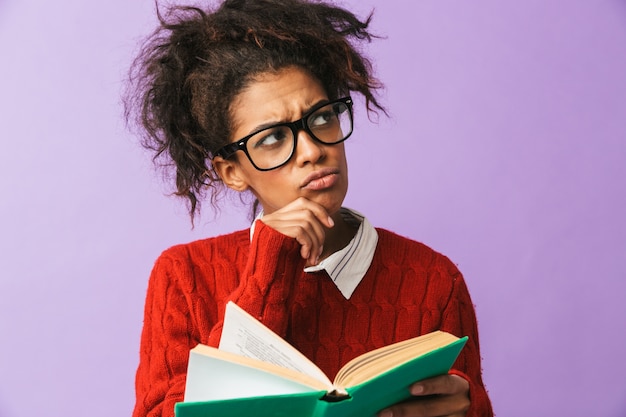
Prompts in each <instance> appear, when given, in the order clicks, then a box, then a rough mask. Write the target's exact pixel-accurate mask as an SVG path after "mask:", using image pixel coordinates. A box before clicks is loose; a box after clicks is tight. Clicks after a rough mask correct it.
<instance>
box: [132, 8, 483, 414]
mask: <svg viewBox="0 0 626 417" xmlns="http://www.w3.org/2000/svg"><path fill="white" fill-rule="evenodd" d="M159 18H160V21H161V26H160V27H159V28H158V29H157V31H156V32H155V33H154V34H153V35H152V36H151V37H150V38H149V41H148V42H147V43H146V45H145V47H144V49H143V50H142V52H141V54H140V55H139V56H138V58H137V60H136V61H135V64H134V66H133V71H132V72H131V80H132V89H131V90H130V91H129V93H128V96H127V101H126V104H127V112H128V113H127V115H128V116H129V117H132V115H133V114H134V115H136V116H138V119H139V121H140V123H141V125H142V127H143V128H144V134H145V136H144V145H145V146H146V147H147V148H149V149H152V150H154V151H155V155H156V157H157V158H165V162H166V163H167V164H169V165H171V166H173V167H174V168H175V171H176V187H177V194H178V195H179V196H183V197H186V198H187V199H188V201H189V203H190V204H189V207H190V214H191V217H192V220H193V215H194V214H195V213H196V212H197V211H198V209H199V202H200V201H201V199H202V198H204V196H205V193H206V192H208V193H209V194H210V198H211V201H212V202H216V201H217V200H216V199H217V197H218V194H219V192H220V191H222V188H224V186H225V187H226V188H227V189H230V190H234V191H236V192H240V193H249V194H251V195H253V196H254V197H255V198H256V203H255V204H254V207H253V210H254V212H255V214H257V219H256V220H255V222H254V223H253V224H252V227H251V229H250V230H242V231H237V232H234V233H232V234H229V235H225V236H219V237H215V238H210V239H205V240H201V241H197V242H192V243H189V244H186V245H180V246H176V247H173V248H170V249H168V250H167V251H165V252H164V253H163V254H162V255H161V256H160V257H159V259H158V260H157V262H156V264H155V266H154V269H153V272H152V275H151V278H150V283H149V287H148V294H147V299H146V307H145V320H144V328H143V332H142V339H141V352H140V363H139V367H138V370H137V379H136V390H137V403H136V406H135V411H134V416H135V417H140V416H173V414H174V404H175V403H176V402H178V401H182V398H183V393H184V384H185V372H186V366H187V359H188V354H189V350H190V349H191V348H193V347H194V346H195V345H196V344H198V343H204V344H208V345H213V346H216V345H217V344H218V342H219V338H220V334H221V321H222V318H223V313H224V306H225V304H226V302H227V301H229V300H232V301H235V302H236V303H237V304H238V305H239V306H240V307H242V308H244V309H245V310H247V311H248V312H249V313H251V314H252V315H254V316H256V317H258V318H259V319H260V320H261V321H263V322H264V323H265V325H267V326H268V327H270V328H271V329H272V330H274V331H275V332H277V333H278V334H279V335H281V336H282V337H284V338H285V339H286V340H288V341H289V342H290V343H292V344H293V345H294V346H295V347H296V348H298V349H299V350H300V351H301V352H303V353H304V354H305V355H307V356H308V357H309V358H311V359H312V360H313V361H314V362H315V363H317V364H318V365H319V366H320V367H321V368H322V370H324V371H325V372H326V373H327V374H328V375H329V376H331V377H332V376H334V374H335V373H336V372H337V370H338V369H339V367H340V366H341V365H342V364H344V363H345V362H347V361H348V360H350V359H352V358H353V357H355V356H357V355H359V354H362V353H364V352H366V351H368V350H371V349H374V348H377V347H380V346H383V345H386V344H389V343H393V342H396V341H400V340H404V339H407V338H410V337H414V336H417V335H419V334H423V333H427V332H430V331H433V330H437V329H441V330H445V331H448V332H450V333H453V334H456V335H458V336H465V335H467V336H469V342H468V344H467V345H466V347H465V348H464V350H463V352H462V353H461V356H460V357H459V359H458V360H457V362H456V363H455V365H454V367H453V369H452V371H451V372H450V374H449V375H444V376H440V377H437V378H433V379H430V380H427V381H419V382H416V383H415V384H414V385H413V386H412V387H411V393H412V394H413V395H414V397H413V400H412V401H408V402H404V403H401V404H396V405H393V406H391V407H390V408H388V409H385V410H380V415H381V416H464V415H467V416H489V415H492V412H491V405H490V402H489V398H488V397H487V394H486V391H485V388H484V386H483V384H482V378H481V369H480V353H479V345H478V335H477V329H476V320H475V313H474V309H473V305H472V302H471V299H470V297H469V294H468V292H467V288H466V286H465V283H464V281H463V277H462V276H461V274H460V273H459V271H458V270H457V269H456V268H455V267H454V265H453V264H452V263H451V262H450V261H449V260H448V259H447V258H445V257H444V256H442V255H440V254H438V253H436V252H434V251H432V250H431V249H429V248H428V247H426V246H424V245H422V244H420V243H417V242H414V241H411V240H409V239H406V238H403V237H400V236H397V235H395V234H393V233H391V232H389V231H386V230H383V229H375V228H374V227H372V226H371V225H370V224H369V222H368V221H367V219H365V218H364V217H363V216H362V215H361V214H359V213H358V212H356V211H353V210H350V209H347V208H343V207H342V204H343V200H344V197H345V195H346V192H347V189H348V173H347V163H346V154H345V149H344V144H343V142H344V141H345V140H346V139H348V138H349V137H351V135H352V131H353V126H352V122H353V117H352V112H353V102H352V99H351V97H350V94H360V95H361V96H362V97H364V99H365V103H366V107H367V109H368V111H376V110H379V111H383V112H384V108H383V107H382V106H381V105H380V103H379V102H378V101H377V99H376V96H375V92H376V90H377V89H378V88H379V87H380V85H379V83H378V82H377V80H376V79H375V78H374V77H373V75H372V71H371V65H370V63H369V61H368V60H367V59H366V58H365V57H363V56H362V55H361V54H360V53H359V52H358V50H357V48H356V44H357V43H358V42H360V41H369V40H370V39H371V34H370V33H369V32H368V23H369V19H367V20H366V21H360V20H359V19H358V18H357V17H355V16H354V15H353V14H352V13H350V12H348V11H346V10H344V9H341V8H339V7H336V6H333V5H329V4H323V3H317V2H309V1H305V0H226V1H225V2H224V3H223V4H221V5H220V6H219V7H218V8H216V9H215V10H201V9H199V8H195V7H193V8H192V7H189V8H184V7H179V8H173V9H171V10H170V11H169V13H168V14H167V15H166V16H164V17H163V16H159ZM258 208H260V209H261V210H260V211H259V210H257V209H258Z"/></svg>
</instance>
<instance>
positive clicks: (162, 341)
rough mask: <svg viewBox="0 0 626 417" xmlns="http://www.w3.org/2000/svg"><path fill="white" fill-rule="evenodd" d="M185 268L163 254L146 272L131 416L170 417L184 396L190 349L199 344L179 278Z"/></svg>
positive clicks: (187, 271) (178, 261)
mask: <svg viewBox="0 0 626 417" xmlns="http://www.w3.org/2000/svg"><path fill="white" fill-rule="evenodd" d="M189 272H190V271H189V265H187V264H186V263H185V262H180V260H179V259H176V258H175V257H171V256H169V255H168V254H164V255H161V257H160V258H159V259H158V260H157V262H156V263H155V266H154V268H153V270H152V274H151V275H150V281H149V283H148V292H147V296H146V304H145V308H144V323H143V330H142V333H141V346H140V351H139V367H138V368H137V373H136V376H135V395H136V402H135V409H134V411H133V417H174V404H175V403H177V402H179V401H182V399H183V395H184V391H185V375H186V371H187V369H186V368H187V361H188V357H189V350H190V349H191V348H192V347H194V346H195V345H196V344H197V338H196V337H195V335H194V334H193V333H194V332H193V331H192V322H191V314H190V311H189V307H188V303H187V300H186V299H185V295H184V292H183V288H181V285H180V284H181V282H180V279H179V277H180V276H181V275H185V274H187V273H189Z"/></svg>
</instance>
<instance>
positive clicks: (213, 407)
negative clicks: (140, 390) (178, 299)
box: [175, 302, 467, 417]
mask: <svg viewBox="0 0 626 417" xmlns="http://www.w3.org/2000/svg"><path fill="white" fill-rule="evenodd" d="M466 341H467V337H464V338H458V337H456V336H454V335H451V334H449V333H446V332H442V331H435V332H433V333H429V334H425V335H422V336H418V337H415V338H413V339H409V340H406V341H403V342H399V343H395V344H391V345H388V346H385V347H382V348H379V349H376V350H373V351H370V352H367V353H365V354H363V355H361V356H359V357H357V358H355V359H353V360H352V361H350V362H348V363H347V364H346V365H345V366H343V367H342V368H341V370H340V371H339V372H338V373H337V376H336V378H335V380H334V381H331V380H330V379H329V378H328V377H327V376H326V375H325V374H324V373H323V372H322V371H321V370H320V369H319V368H318V367H317V366H316V365H315V364H314V363H313V362H311V361H310V360H309V359H308V358H306V357H305V356H304V355H303V354H302V353H300V352H299V351H298V350H296V349H295V348H294V347H293V346H291V345H290V344H289V343H287V342H286V341H285V340H283V339H282V338H281V337H280V336H278V335H277V334H275V333H274V332H272V331H271V330H270V329H268V328H267V327H265V326H264V325H263V324H262V323H260V322H259V321H258V320H256V319H255V318H254V317H252V316H251V315H249V314H248V313H246V312H245V311H244V310H243V309H241V308H239V307H238V306H237V305H236V304H234V303H232V302H230V303H228V304H227V306H226V313H225V317H224V327H223V330H222V337H221V340H220V345H219V349H216V348H212V347H209V346H205V345H198V346H196V347H195V348H193V349H192V350H191V352H190V355H189V365H188V370H187V381H186V388H185V398H184V402H181V403H178V404H176V408H175V410H176V416H177V417H201V416H209V415H215V416H220V417H231V416H232V417H235V416H237V417H239V416H243V415H254V416H255V417H279V416H280V417H283V416H284V417H287V416H289V417H293V416H295V417H308V416H318V417H334V416H341V417H350V416H355V417H356V416H358V417H365V416H374V415H375V414H376V412H378V411H380V410H381V409H383V408H385V407H387V406H389V405H392V404H395V403H397V402H399V401H402V400H404V399H407V398H408V397H410V394H409V390H408V388H409V385H411V384H412V383H414V382H416V381H418V380H421V379H426V378H430V377H433V376H437V375H441V374H445V373H447V372H448V370H449V369H450V368H451V367H452V364H453V363H454V361H455V360H456V358H457V356H458V354H459V353H460V351H461V349H462V348H463V346H464V345H465V342H466Z"/></svg>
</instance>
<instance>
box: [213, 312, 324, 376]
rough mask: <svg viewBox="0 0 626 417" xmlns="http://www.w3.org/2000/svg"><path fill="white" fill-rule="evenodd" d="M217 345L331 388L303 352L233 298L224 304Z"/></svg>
mask: <svg viewBox="0 0 626 417" xmlns="http://www.w3.org/2000/svg"><path fill="white" fill-rule="evenodd" d="M219 349H220V350H223V351H226V352H230V353H234V354H237V355H241V356H245V357H248V358H254V359H257V360H261V361H264V362H269V363H273V364H275V365H278V366H282V367H284V368H287V369H293V370H295V371H298V372H301V373H304V374H307V375H310V376H312V377H314V378H316V379H318V380H319V381H321V382H323V383H324V384H325V385H327V386H328V387H329V388H332V385H333V384H332V382H331V381H330V380H329V379H328V377H327V376H326V375H325V374H324V373H323V372H322V371H321V370H320V369H319V368H318V367H317V366H316V365H315V364H314V363H313V362H311V361H310V360H309V359H308V358H307V357H306V356H304V355H303V354H302V353H300V352H299V351H298V350H297V349H295V348H294V347H293V346H291V345H290V344H289V343H287V342H286V341H285V340H284V339H283V338H281V337H280V336H278V335H277V334H276V333H274V332H273V331H271V330H270V329H269V328H267V327H265V326H264V325H263V324H262V323H261V322H259V321H258V320H257V319H255V318H254V317H252V316H251V315H250V314H248V313H247V312H245V311H244V310H243V309H241V308H240V307H239V306H237V305H236V304H235V303H233V302H229V303H228V304H226V313H225V316H224V327H223V329H222V338H221V339H220V345H219Z"/></svg>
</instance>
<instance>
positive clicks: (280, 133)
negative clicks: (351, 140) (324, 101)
mask: <svg viewBox="0 0 626 417" xmlns="http://www.w3.org/2000/svg"><path fill="white" fill-rule="evenodd" d="M294 130H297V129H296V128H293V130H292V127H290V126H285V125H279V126H273V127H269V128H267V129H265V130H262V131H260V132H258V133H256V134H255V135H254V136H252V137H251V138H250V139H249V140H248V141H247V143H246V150H247V152H248V156H249V157H250V159H251V160H252V162H253V163H254V164H255V165H256V166H257V167H258V168H260V169H271V168H274V167H278V166H280V165H282V164H284V163H285V162H287V160H289V158H291V156H292V154H293V152H294V148H295V143H296V140H295V139H296V138H295V136H294V135H295V134H297V133H296V132H294ZM306 130H307V133H309V134H311V135H312V136H313V138H314V139H316V140H318V141H319V142H323V143H326V144H334V143H338V142H341V141H342V140H344V139H345V138H346V137H347V136H348V135H350V134H351V133H352V118H351V117H350V112H349V111H348V106H347V105H346V104H345V103H343V102H335V103H329V104H328V105H326V106H324V107H321V108H319V109H318V110H316V111H315V112H313V113H311V114H310V115H309V116H308V117H307V118H306Z"/></svg>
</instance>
